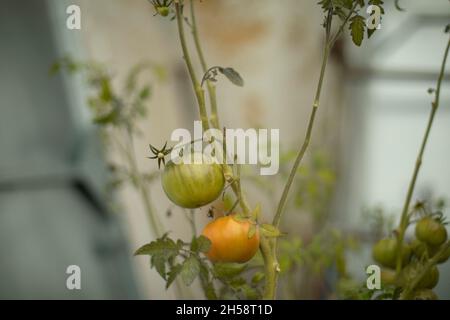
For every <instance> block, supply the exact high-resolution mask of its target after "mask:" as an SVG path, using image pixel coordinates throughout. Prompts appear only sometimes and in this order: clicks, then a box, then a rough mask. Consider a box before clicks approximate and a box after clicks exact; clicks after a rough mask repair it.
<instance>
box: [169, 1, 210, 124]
mask: <svg viewBox="0 0 450 320" xmlns="http://www.w3.org/2000/svg"><path fill="white" fill-rule="evenodd" d="M181 6H182V5H181V4H180V3H179V2H178V1H176V2H175V10H176V15H177V24H178V34H179V37H180V42H181V49H182V50H183V57H184V60H185V62H186V66H187V68H188V72H189V76H190V78H191V81H192V86H193V87H194V91H195V95H196V96H197V102H198V107H199V112H200V119H201V121H202V125H203V130H208V129H209V122H208V115H207V113H206V108H205V93H204V91H203V89H202V87H201V86H200V84H199V82H198V80H197V76H196V75H195V71H194V67H193V65H192V61H191V57H190V55H189V50H188V47H187V44H186V38H185V36H184V24H183V22H184V19H183V14H182V11H181Z"/></svg>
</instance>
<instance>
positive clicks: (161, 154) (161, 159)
mask: <svg viewBox="0 0 450 320" xmlns="http://www.w3.org/2000/svg"><path fill="white" fill-rule="evenodd" d="M149 147H150V151H151V152H152V153H153V156H151V157H147V158H148V159H152V160H158V169H161V163H162V164H163V165H166V159H165V158H166V156H167V155H168V154H169V153H171V152H172V150H173V148H168V149H167V141H166V143H165V144H164V146H163V147H162V148H161V150H160V149H157V148H155V147H154V146H152V145H151V144H150V145H149Z"/></svg>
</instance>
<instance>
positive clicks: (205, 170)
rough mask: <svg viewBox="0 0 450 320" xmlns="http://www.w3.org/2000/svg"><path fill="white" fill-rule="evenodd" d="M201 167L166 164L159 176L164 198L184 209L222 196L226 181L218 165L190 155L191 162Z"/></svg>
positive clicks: (199, 156) (198, 155)
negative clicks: (196, 161) (197, 162)
mask: <svg viewBox="0 0 450 320" xmlns="http://www.w3.org/2000/svg"><path fill="white" fill-rule="evenodd" d="M195 159H198V160H202V163H201V164H196V163H195V162H194V161H191V163H184V162H183V163H180V164H175V163H173V162H172V161H169V162H168V163H167V164H166V166H165V168H164V173H163V175H162V180H161V182H162V187H163V189H164V192H165V193H166V195H167V197H168V198H169V199H170V200H171V201H172V202H173V203H175V204H176V205H178V206H180V207H183V208H190V209H194V208H199V207H202V206H204V205H207V204H208V203H211V202H213V201H214V200H216V199H217V198H218V197H219V195H220V194H221V193H222V190H223V188H224V185H225V178H224V176H223V172H222V166H221V165H220V164H216V163H211V159H210V158H208V157H207V156H205V155H202V154H200V153H195V154H193V160H195Z"/></svg>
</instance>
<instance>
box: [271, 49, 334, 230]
mask: <svg viewBox="0 0 450 320" xmlns="http://www.w3.org/2000/svg"><path fill="white" fill-rule="evenodd" d="M330 49H331V48H330V47H329V44H328V43H327V44H326V46H325V49H324V53H323V60H322V68H321V70H320V77H319V83H318V85H317V90H316V96H315V98H314V103H313V106H312V110H311V115H310V117H309V122H308V128H307V130H306V135H305V139H304V141H303V144H302V146H301V148H300V151H299V152H298V154H297V158H296V159H295V162H294V165H293V166H292V169H291V172H290V174H289V177H288V180H287V182H286V185H285V187H284V190H283V193H282V195H281V198H280V201H279V202H278V207H277V211H276V213H275V216H274V218H273V225H274V226H276V227H278V226H279V225H280V221H281V216H282V214H283V209H284V206H285V204H286V200H287V196H288V194H289V189H290V188H291V186H292V183H293V181H294V177H295V175H296V173H297V170H298V167H299V165H300V163H301V161H302V160H303V157H304V155H305V153H306V150H307V149H308V146H309V143H310V141H311V134H312V131H313V127H314V120H315V118H316V113H317V109H318V108H319V101H320V93H321V91H322V84H323V79H324V76H325V70H326V67H327V61H328V57H329V55H330Z"/></svg>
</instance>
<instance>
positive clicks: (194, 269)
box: [180, 256, 200, 286]
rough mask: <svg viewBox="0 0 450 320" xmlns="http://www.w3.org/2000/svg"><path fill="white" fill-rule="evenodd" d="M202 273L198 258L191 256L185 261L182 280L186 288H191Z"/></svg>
mask: <svg viewBox="0 0 450 320" xmlns="http://www.w3.org/2000/svg"><path fill="white" fill-rule="evenodd" d="M199 273H200V263H199V262H198V260H197V258H196V257H194V256H190V257H189V258H187V259H186V260H184V263H183V267H182V269H181V273H180V274H181V279H182V280H183V283H184V284H185V285H186V286H190V285H191V284H192V282H194V280H195V278H197V276H198V275H199Z"/></svg>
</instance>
